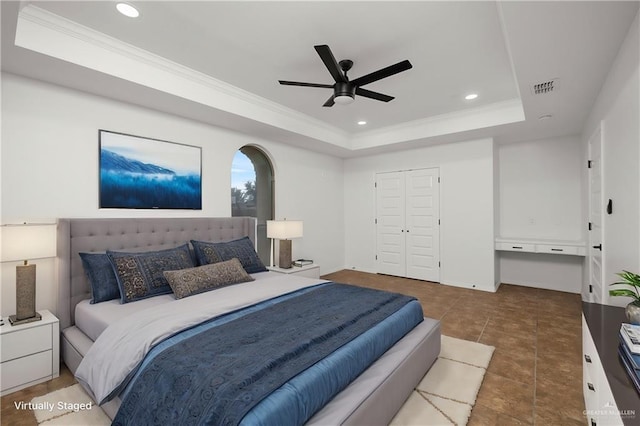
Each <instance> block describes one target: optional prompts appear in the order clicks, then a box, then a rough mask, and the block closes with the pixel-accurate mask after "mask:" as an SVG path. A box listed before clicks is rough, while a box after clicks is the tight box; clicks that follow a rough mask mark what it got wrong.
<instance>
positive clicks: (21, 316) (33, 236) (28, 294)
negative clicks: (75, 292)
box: [0, 223, 56, 325]
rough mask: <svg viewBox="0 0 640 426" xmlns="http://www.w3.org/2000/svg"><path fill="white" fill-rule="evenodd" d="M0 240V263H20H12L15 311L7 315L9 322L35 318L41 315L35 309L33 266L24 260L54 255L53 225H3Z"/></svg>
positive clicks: (54, 230)
mask: <svg viewBox="0 0 640 426" xmlns="http://www.w3.org/2000/svg"><path fill="white" fill-rule="evenodd" d="M0 239H1V240H2V258H1V260H2V262H16V261H23V262H24V264H23V265H18V266H16V314H15V315H11V316H9V322H10V323H11V324H12V325H17V324H23V323H27V322H31V321H38V320H40V319H41V316H40V314H39V313H38V312H36V265H34V264H31V265H29V264H28V260H33V259H42V258H47V257H54V256H55V255H56V225H55V224H40V223H38V224H29V223H24V224H21V225H3V226H1V227H0Z"/></svg>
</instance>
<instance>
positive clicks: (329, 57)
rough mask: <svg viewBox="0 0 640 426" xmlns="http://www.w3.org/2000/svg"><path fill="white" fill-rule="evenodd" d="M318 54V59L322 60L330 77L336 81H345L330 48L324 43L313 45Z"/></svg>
mask: <svg viewBox="0 0 640 426" xmlns="http://www.w3.org/2000/svg"><path fill="white" fill-rule="evenodd" d="M313 47H314V48H315V49H316V52H318V55H320V59H322V62H324V65H325V66H326V67H327V69H328V70H329V73H330V74H331V77H333V79H334V80H335V81H336V83H346V82H347V79H346V78H345V76H344V74H343V73H342V70H341V69H340V67H339V66H338V62H336V58H335V57H334V56H333V53H331V49H330V48H329V46H327V45H326V44H322V45H320V46H313Z"/></svg>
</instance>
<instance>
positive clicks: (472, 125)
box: [351, 99, 525, 151]
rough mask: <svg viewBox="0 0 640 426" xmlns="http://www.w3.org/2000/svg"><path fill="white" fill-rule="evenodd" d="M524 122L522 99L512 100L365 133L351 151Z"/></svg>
mask: <svg viewBox="0 0 640 426" xmlns="http://www.w3.org/2000/svg"><path fill="white" fill-rule="evenodd" d="M524 120H525V115H524V109H523V106H522V101H521V100H520V99H510V100H507V101H502V102H495V103H493V104H489V105H483V106H481V107H477V108H469V109H465V110H462V111H455V112H450V113H447V114H440V115H434V116H431V117H427V118H422V119H419V120H413V121H409V122H405V123H400V124H397V125H394V126H388V127H384V128H381V129H376V130H372V131H369V132H363V133H360V134H358V135H357V136H354V137H353V138H352V139H351V148H352V149H353V150H355V151H357V150H363V149H369V148H375V147H380V146H383V145H391V144H399V143H403V142H410V141H416V140H419V139H431V138H436V137H438V136H445V135H451V134H455V133H462V132H468V131H472V130H477V129H483V128H487V127H493V126H500V125H504V124H511V123H517V122H521V121H524Z"/></svg>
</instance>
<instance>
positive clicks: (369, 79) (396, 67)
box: [351, 59, 413, 86]
mask: <svg viewBox="0 0 640 426" xmlns="http://www.w3.org/2000/svg"><path fill="white" fill-rule="evenodd" d="M411 68H413V65H411V62H409V61H408V60H406V59H405V60H404V61H402V62H398V63H397V64H393V65H389V66H388V67H386V68H382V69H380V70H378V71H374V72H372V73H370V74H367V75H363V76H362V77H358V78H356V79H355V80H352V81H351V84H354V85H356V86H364V85H365V84H369V83H373V82H374V81H378V80H382V79H383V78H386V77H389V76H392V75H394V74H398V73H399V72H402V71H406V70H408V69H411Z"/></svg>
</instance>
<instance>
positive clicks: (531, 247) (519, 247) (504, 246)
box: [496, 242, 536, 252]
mask: <svg viewBox="0 0 640 426" xmlns="http://www.w3.org/2000/svg"><path fill="white" fill-rule="evenodd" d="M496 250H502V251H527V252H535V251H536V246H535V244H521V243H505V242H499V243H496Z"/></svg>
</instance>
